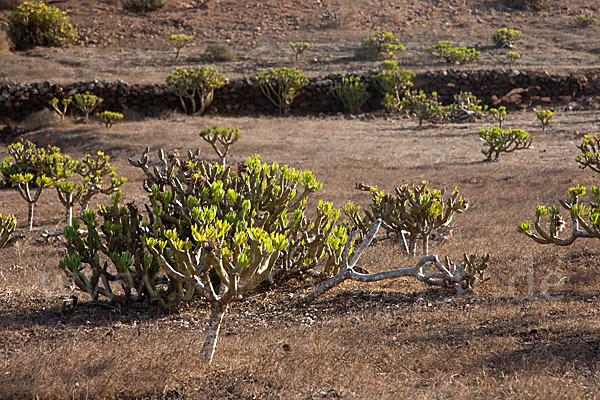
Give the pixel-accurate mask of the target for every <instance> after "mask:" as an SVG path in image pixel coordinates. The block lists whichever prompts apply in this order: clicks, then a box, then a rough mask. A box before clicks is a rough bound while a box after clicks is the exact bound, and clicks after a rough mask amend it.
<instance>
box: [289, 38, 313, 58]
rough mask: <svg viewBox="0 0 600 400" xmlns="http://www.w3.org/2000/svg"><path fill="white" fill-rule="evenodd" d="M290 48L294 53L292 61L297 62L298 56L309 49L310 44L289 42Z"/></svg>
mask: <svg viewBox="0 0 600 400" xmlns="http://www.w3.org/2000/svg"><path fill="white" fill-rule="evenodd" d="M290 47H291V48H292V51H293V52H294V61H295V62H298V59H299V58H300V56H301V55H302V54H303V53H304V52H305V51H306V50H308V49H310V43H307V42H290Z"/></svg>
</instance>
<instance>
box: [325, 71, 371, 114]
mask: <svg viewBox="0 0 600 400" xmlns="http://www.w3.org/2000/svg"><path fill="white" fill-rule="evenodd" d="M368 88H369V84H368V83H367V82H363V81H361V78H360V76H355V75H349V76H347V75H343V76H342V80H341V81H340V82H337V83H336V84H335V85H334V87H333V96H334V97H335V98H336V99H338V100H339V101H341V102H342V104H343V105H344V109H345V110H346V111H348V112H349V113H350V114H358V113H360V109H361V108H362V106H363V105H364V104H365V103H366V102H367V100H369V98H370V97H371V93H369V90H368Z"/></svg>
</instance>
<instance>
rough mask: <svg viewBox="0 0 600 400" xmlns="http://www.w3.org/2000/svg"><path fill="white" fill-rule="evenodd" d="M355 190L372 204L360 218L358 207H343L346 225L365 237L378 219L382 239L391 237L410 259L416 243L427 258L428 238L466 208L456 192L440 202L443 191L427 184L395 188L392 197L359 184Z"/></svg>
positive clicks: (465, 202)
mask: <svg viewBox="0 0 600 400" xmlns="http://www.w3.org/2000/svg"><path fill="white" fill-rule="evenodd" d="M356 188H357V189H358V190H362V191H367V192H369V193H370V194H371V200H372V203H371V204H370V206H369V209H368V210H367V211H365V212H364V215H361V212H360V206H357V205H355V204H354V203H352V202H349V203H348V204H346V206H345V207H344V212H345V213H346V215H347V216H348V217H349V218H350V224H352V225H353V226H354V227H355V228H356V229H358V230H359V231H360V232H361V233H362V234H363V235H366V234H367V231H368V230H369V229H371V226H372V225H373V223H374V222H375V221H376V220H377V219H380V220H381V221H382V226H383V228H384V229H385V230H386V231H387V235H386V237H390V235H394V236H395V237H396V238H397V239H398V240H399V241H400V242H401V243H402V245H403V251H404V252H405V254H408V255H410V256H412V257H414V256H415V254H416V244H417V241H419V240H420V241H421V243H422V249H423V254H424V255H427V254H429V240H430V237H431V235H432V234H433V233H434V232H436V231H437V230H438V229H440V228H442V227H446V226H448V225H450V224H451V223H452V219H453V218H454V216H455V215H456V214H457V213H462V212H463V211H465V210H466V209H467V208H468V206H469V202H468V200H466V199H463V198H462V197H461V196H460V194H459V193H458V190H457V189H454V191H453V192H452V194H451V195H450V196H449V197H448V198H444V190H437V189H430V188H429V182H427V181H423V182H422V183H421V185H413V186H409V185H402V186H400V187H396V189H395V193H394V194H387V193H385V192H384V191H380V190H378V189H377V188H376V187H372V186H367V185H363V184H358V185H357V186H356ZM407 239H408V243H406V240H407Z"/></svg>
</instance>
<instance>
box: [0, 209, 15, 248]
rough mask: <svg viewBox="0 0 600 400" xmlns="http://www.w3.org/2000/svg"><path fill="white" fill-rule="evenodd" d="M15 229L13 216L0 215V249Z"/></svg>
mask: <svg viewBox="0 0 600 400" xmlns="http://www.w3.org/2000/svg"><path fill="white" fill-rule="evenodd" d="M16 227H17V219H16V218H15V216H14V215H4V216H3V215H2V213H0V249H1V248H3V247H4V245H5V244H6V242H8V239H10V235H12V233H13V232H14V231H15V228H16Z"/></svg>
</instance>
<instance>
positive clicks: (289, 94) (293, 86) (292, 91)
mask: <svg viewBox="0 0 600 400" xmlns="http://www.w3.org/2000/svg"><path fill="white" fill-rule="evenodd" d="M254 81H255V83H256V84H258V86H259V87H260V90H261V91H262V93H263V94H264V95H265V97H267V98H268V99H269V100H270V101H271V103H273V105H274V106H275V107H277V108H278V109H279V113H280V114H286V113H287V112H288V111H289V109H290V107H291V105H292V103H293V102H294V99H295V98H296V96H297V95H298V91H299V90H300V89H301V88H303V87H304V86H306V85H307V84H308V78H307V77H306V76H304V74H303V73H302V72H301V71H299V70H297V69H294V68H287V67H283V68H279V69H272V70H269V71H265V72H261V73H258V74H256V77H255V78H254Z"/></svg>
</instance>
